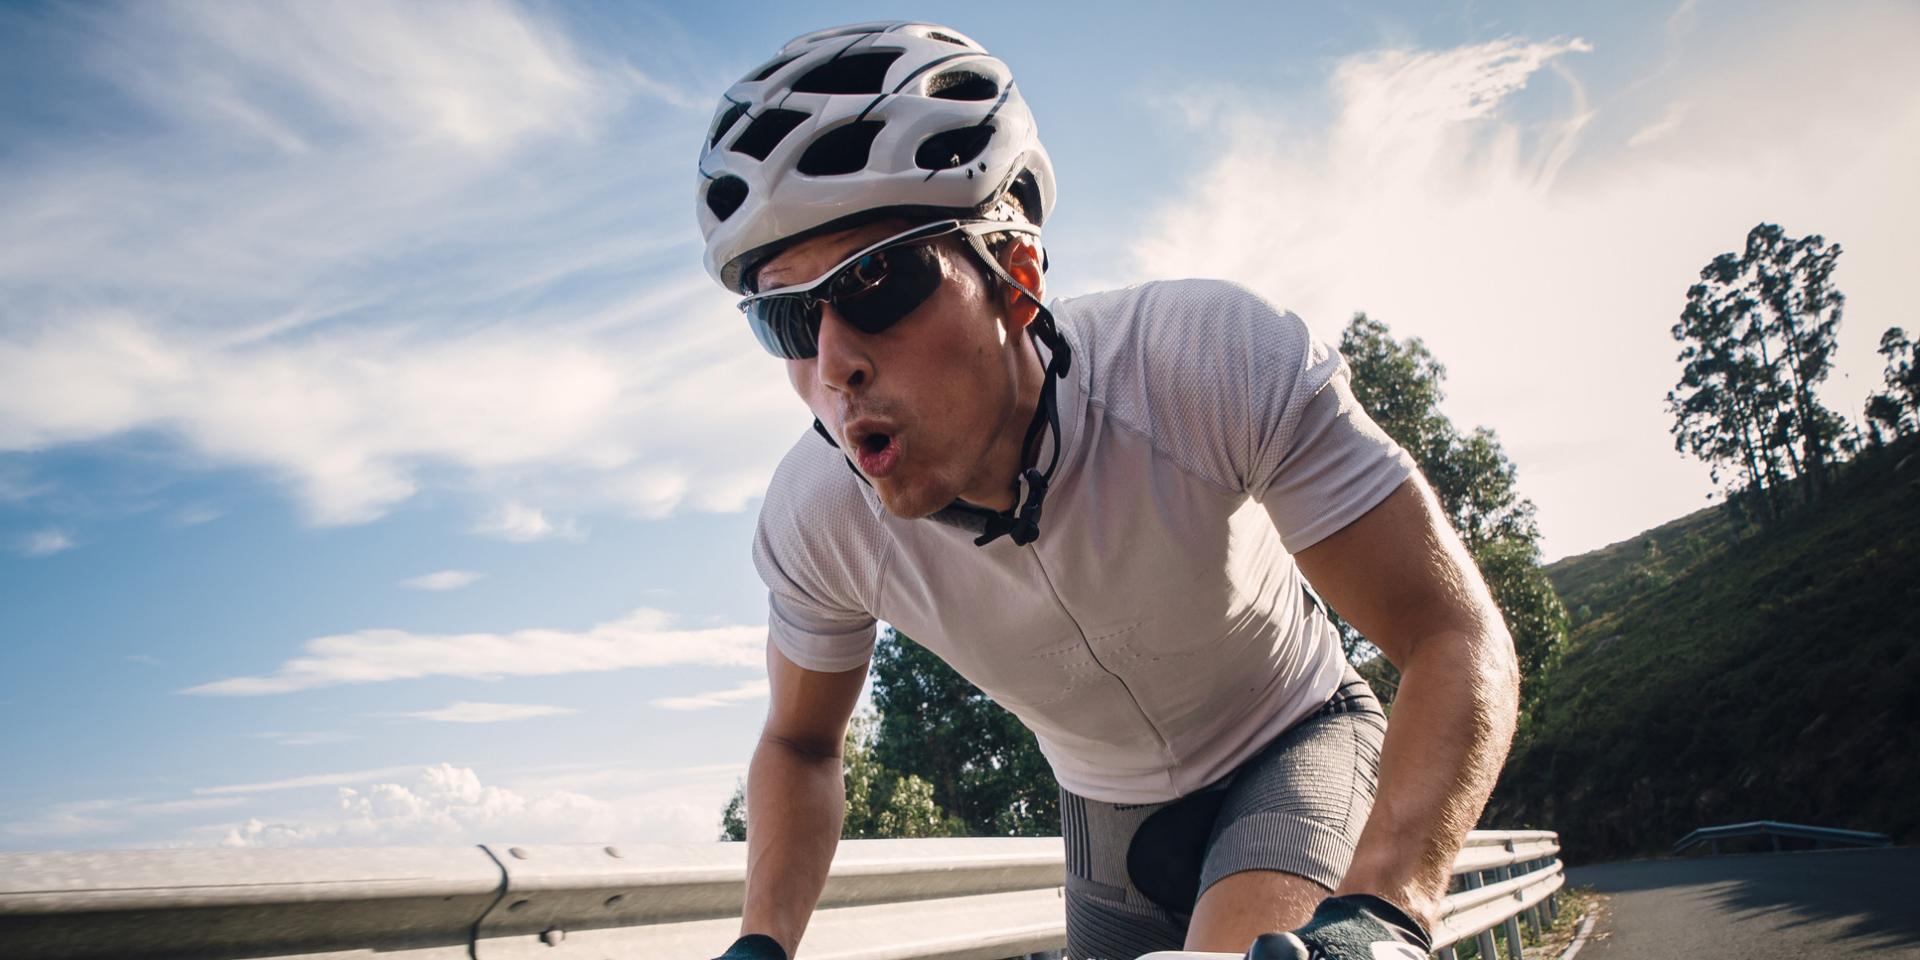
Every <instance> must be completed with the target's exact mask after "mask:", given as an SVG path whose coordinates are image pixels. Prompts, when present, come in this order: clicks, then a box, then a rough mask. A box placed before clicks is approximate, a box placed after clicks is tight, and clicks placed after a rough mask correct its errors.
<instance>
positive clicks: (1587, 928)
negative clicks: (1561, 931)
mask: <svg viewBox="0 0 1920 960" xmlns="http://www.w3.org/2000/svg"><path fill="white" fill-rule="evenodd" d="M1598 915H1599V911H1597V910H1588V911H1587V915H1586V916H1584V917H1581V918H1580V931H1579V932H1578V933H1575V934H1574V935H1573V942H1572V943H1570V944H1567V952H1565V953H1563V954H1561V955H1560V960H1573V958H1574V957H1576V956H1578V955H1579V954H1580V948H1581V947H1584V946H1586V945H1587V935H1588V934H1590V933H1592V932H1593V920H1594V918H1595V917H1596V916H1598Z"/></svg>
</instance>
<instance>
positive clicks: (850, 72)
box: [793, 50, 901, 93]
mask: <svg viewBox="0 0 1920 960" xmlns="http://www.w3.org/2000/svg"><path fill="white" fill-rule="evenodd" d="M900 53H901V51H899V50H886V51H882V52H879V53H856V54H854V55H853V56H850V57H841V58H839V59H838V60H828V61H827V62H826V63H823V64H821V65H819V66H817V67H814V68H813V69H812V70H809V71H807V73H806V75H805V76H803V77H801V78H800V79H798V80H795V81H794V82H793V92H794V93H880V92H881V90H882V88H883V87H884V85H885V84H886V81H887V68H888V67H891V66H893V62H894V61H895V60H898V59H900Z"/></svg>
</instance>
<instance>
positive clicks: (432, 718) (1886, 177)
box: [0, 0, 1920, 850]
mask: <svg viewBox="0 0 1920 960" xmlns="http://www.w3.org/2000/svg"><path fill="white" fill-rule="evenodd" d="M1330 6H1333V5H1317V4H1313V5H1310V4H1246V5H1243V6H1226V5H1221V6H1201V7H1196V8H1192V9H1186V8H1183V11H1182V12H1181V13H1180V14H1179V15H1178V16H1171V15H1169V14H1168V13H1167V12H1166V10H1167V8H1166V7H1165V6H1164V5H1162V4H1145V3H1141V4H1118V5H1111V4H1109V5H1102V7H1101V8H1100V9H1101V13H1100V15H1099V20H1098V23H1097V25H1096V24H1093V23H1091V22H1090V21H1089V20H1088V19H1087V17H1086V13H1085V10H1084V8H1079V7H1072V6H1069V5H1065V4H1045V5H1033V4H1013V3H979V4H971V5H968V6H967V7H966V9H965V11H964V15H965V19H964V20H956V21H953V22H952V23H951V26H953V27H955V28H957V29H959V30H961V31H963V32H965V33H967V34H969V35H971V36H972V37H974V38H975V39H977V40H979V41H980V42H982V43H983V44H985V45H986V47H987V48H988V49H989V50H990V51H992V52H993V53H994V54H995V55H997V56H999V57H1001V58H1002V59H1003V60H1005V61H1006V62H1007V63H1008V64H1009V66H1010V67H1011V68H1012V70H1013V71H1014V74H1015V76H1016V78H1017V79H1018V82H1019V83H1020V85H1021V88H1022V91H1023V93H1024V95H1025V97H1026V98H1027V100H1028V102H1029V104H1030V105H1031V106H1032V108H1033V110H1034V113H1035V115H1036V118H1037V120H1038V123H1039V129H1040V132H1041V135H1042V137H1043V139H1044V140H1045V142H1046V144H1047V147H1048V149H1049V152H1050V153H1051V155H1052V157H1053V161H1054V165H1055V169H1056V173H1057V176H1058V178H1059V184H1060V194H1059V196H1060V201H1059V206H1058V209H1057V211H1056V214H1055V216H1054V218H1053V219H1052V220H1051V221H1050V222H1049V223H1048V225H1047V231H1046V243H1047V246H1048V250H1049V253H1050V259H1051V261H1052V264H1053V268H1052V271H1051V272H1050V274H1049V277H1048V282H1049V284H1050V286H1051V290H1052V292H1053V293H1055V294H1059V295H1065V296H1072V295H1075V294H1079V293H1086V292H1091V291H1095V290H1101V289H1106V288H1110V287H1113V286H1120V285H1125V284H1130V283H1136V282H1141V281H1144V280H1151V279H1155V278H1165V277H1181V276H1214V277H1224V278H1229V279H1233V280H1237V281H1239V282H1242V283H1245V284H1247V285H1249V286H1251V287H1253V288H1254V289H1256V290H1258V291H1260V292H1261V293H1262V294H1264V295H1265V296H1267V297H1268V298H1270V299H1272V300H1273V301H1274V302H1275V303H1277V304H1279V305H1281V306H1284V307H1287V308H1290V309H1293V310H1295V311H1296V312H1298V313H1299V314H1300V315H1301V316H1302V317H1303V318H1305V319H1306V320H1307V322H1308V323H1309V325H1310V326H1312V327H1313V328H1314V330H1315V331H1316V332H1317V333H1319V334H1320V335H1322V336H1324V337H1326V338H1328V339H1330V340H1331V339H1335V338H1337V337H1338V333H1339V330H1340V328H1341V326H1343V325H1344V323H1345V322H1346V320H1347V319H1348V318H1349V317H1351V316H1352V314H1353V313H1354V312H1355V311H1366V312H1367V313H1368V314H1369V315H1370V316H1372V317H1374V318H1376V319H1380V320H1383V321H1385V322H1387V323H1388V324H1389V325H1390V327H1391V329H1392V330H1393V332H1394V333H1395V334H1396V335H1399V336H1403V337H1406V336H1417V337H1420V338H1421V339H1422V340H1423V341H1424V342H1425V343H1426V344H1427V345H1428V346H1429V348H1430V349H1432V351H1433V352H1434V353H1435V354H1436V355H1437V357H1438V358H1439V359H1440V361H1441V362H1442V363H1443V364H1444V365H1445V367H1446V369H1447V373H1448V379H1447V395H1448V396H1447V400H1446V402H1445V404H1444V407H1443V409H1444V411H1445V412H1446V413H1447V414H1448V415H1449V416H1451V417H1452V418H1453V420H1454V421H1455V422H1456V423H1458V424H1460V425H1462V426H1463V427H1473V426H1486V427H1489V428H1491V429H1493V430H1494V431H1495V432H1496V433H1497V434H1498V436H1499V438H1500V440H1501V442H1502V443H1503V444H1504V446H1505V448H1506V450H1507V452H1508V454H1509V455H1510V456H1511V457H1512V459H1513V461H1514V463H1515V464H1516V466H1517V468H1518V472H1519V483H1520V488H1521V491H1522V492H1523V493H1524V494H1525V495H1526V496H1528V497H1530V498H1531V499H1532V500H1533V501H1534V503H1535V504H1536V505H1537V506H1538V509H1539V520H1540V527H1541V530H1542V533H1543V547H1544V549H1545V552H1546V555H1547V556H1548V558H1550V559H1551V558H1557V557H1561V556H1567V555H1572V554H1577V553H1580V552H1583V551H1586V550H1591V549H1594V548H1597V547H1600V546H1604V545H1606V544H1608V543H1611V542H1614V541H1618V540H1621V539H1625V538H1627V537H1630V536H1632V535H1633V534H1635V533H1638V532H1639V531H1641V530H1643V529H1645V528H1647V527H1650V526H1654V525H1656V524H1658V523H1661V522H1663V521H1665V520H1668V519H1672V518H1674V517H1676V516H1679V515H1681V514H1684V513H1686V512H1689V511H1691V510H1693V509H1696V508H1698V507H1700V506H1702V505H1704V504H1706V503H1708V502H1709V499H1708V498H1709V496H1710V495H1711V494H1712V493H1713V485H1712V483H1711V482H1710V480H1709V478H1708V475H1707V469H1706V467H1705V466H1704V465H1702V464H1699V463H1697V462H1693V461H1689V460H1686V459H1683V458H1681V457H1680V456H1679V455H1677V454H1675V453H1674V451H1673V448H1672V441H1671V438H1670V436H1669V433H1668V427H1669V424H1670V418H1669V417H1668V415H1667V414H1666V413H1665V411H1664V409H1663V406H1662V398H1663V397H1664V395H1665V393H1666V391H1667V390H1668V389H1670V388H1671V387H1672V386H1673V384H1674V382H1675V380H1676V379H1677V377H1678V375H1679V369H1678V364H1677V363H1676V361H1675V359H1674V355H1675V353H1676V352H1677V344H1675V343H1674V342H1673V340H1672V339H1671V336H1670V334H1669V333H1668V330H1669V328H1670V327H1671V326H1672V324H1673V323H1674V321H1675V319H1676V318H1677V314H1678V313H1679V309H1680V306H1681V304H1682V303H1683V301H1684V296H1685V292H1686V288H1687V286H1688V284H1689V283H1690V282H1691V281H1692V280H1693V279H1694V278H1695V276H1696V275H1697V273H1698V271H1699V269H1700V267H1701V266H1703V265H1704V264H1706V263H1707V261H1709V260H1710V259H1711V258H1712V257H1713V256H1714V255H1716V254H1718V253H1720V252H1723V251H1727V250H1733V249H1736V248H1737V247H1739V246H1740V245H1741V244H1742V242H1743V238H1744V236H1745V234H1746V231H1747V230H1748V229H1750V228H1751V227H1752V226H1753V225H1755V224H1756V223H1759V222H1763V221H1765V222H1773V223H1778V224H1780V225H1781V226H1782V227H1784V228H1785V229H1786V230H1787V232H1788V233H1790V234H1792V235H1795V236H1800V235H1805V234H1812V233H1818V234H1821V235H1823V236H1825V237H1827V238H1828V239H1829V240H1832V241H1837V242H1838V243H1840V244H1841V246H1842V247H1843V249H1844V250H1845V253H1844V254H1843V255H1842V256H1841V258H1840V261H1839V268H1838V270H1837V271H1836V274H1835V280H1836V283H1837V285H1838V286H1839V287H1840V289H1841V290H1843V291H1844V292H1845V294H1846V295H1847V298H1848V300H1847V307H1846V317H1845V320H1844V321H1843V323H1842V325H1841V328H1840V333H1839V352H1838V356H1837V359H1836V364H1835V368H1834V372H1833V375H1832V377H1831V379H1830V380H1829V382H1828V383H1827V384H1826V385H1825V387H1824V388H1823V393H1822V396H1823V398H1824V399H1825V400H1826V401H1827V402H1828V404H1829V405H1830V406H1832V407H1834V408H1835V409H1837V410H1839V411H1841V412H1842V413H1843V414H1844V415H1846V416H1848V417H1849V418H1850V419H1855V420H1857V419H1858V416H1859V410H1860V408H1861V405H1862V402H1863V401H1864V398H1865V397H1866V395H1867V394H1868V393H1869V392H1870V391H1871V390H1872V389H1874V388H1875V387H1876V386H1877V385H1878V382H1879V380H1880V369H1881V362H1880V358H1879V357H1877V356H1876V355H1875V353H1874V348H1875V346H1876V345H1877V342H1878V339H1879V335H1880V332H1881V331H1882V330H1884V329H1885V328H1887V327H1889V326H1894V325H1901V324H1904V325H1906V326H1908V327H1909V328H1911V327H1913V326H1915V325H1916V324H1920V316H1916V314H1915V312H1914V309H1913V308H1912V307H1911V306H1910V305H1909V303H1908V302H1906V301H1904V300H1903V299H1902V298H1901V297H1900V295H1899V289H1900V285H1901V284H1902V283H1906V282H1910V280H1911V277H1912V275H1913V265H1914V264H1915V262H1916V254H1920V241H1916V240H1915V239H1914V234H1913V232H1912V231H1911V230H1910V229H1909V227H1910V225H1911V224H1912V223H1914V222H1916V220H1920V186H1916V178H1915V177H1914V176H1913V175H1912V171H1914V170H1917V169H1920V58H1914V57H1913V56H1911V51H1912V50H1913V49H1915V47H1916V45H1917V44H1920V7H1916V6H1914V5H1912V4H1904V3H1873V2H1836V3H1830V4H1820V5H1807V4H1790V3H1784V2H1782V3H1736V2H1730V0H1729V2H1711V0H1685V2H1677V3H1676V2H1666V3H1634V2H1626V3H1619V4H1524V3H1483V2H1470V3H1469V2H1454V3H1412V2H1407V3H1375V4H1353V5H1341V6H1340V7H1339V8H1338V9H1325V7H1330ZM945 15H947V14H946V13H943V12H941V11H940V10H934V9H929V8H926V7H923V6H915V5H912V4H900V3H860V4H855V3H818V4H807V5H804V7H802V6H801V5H791V4H772V3H764V4H756V3H746V4H739V3H736V4H726V5H716V4H684V5H673V4H668V5H645V4H639V3H631V4H629V3H620V4H613V3H599V4H593V3H579V4H573V3H540V4H521V3H514V2H507V0H494V2H459V3H453V2H436V0H430V2H417V3H398V2H393V3H389V2H380V0H364V2H356V3H351V4H347V3H330V2H316V3H308V4H297V5H233V4H216V3H174V2H163V0H156V2H139V3H131V2H129V3H102V4H86V5H78V4H65V5H33V4H9V5H6V6H4V7H0V651H4V658H5V659H4V661H3V664H4V670H0V723H4V724H5V725H6V729H8V730H10V731H11V732H12V735H11V736H8V737H6V738H5V740H4V742H3V743H0V850H43V849H110V848H132V847H173V846H205V845H228V846H250V845H267V844H271V845H296V844H321V845H335V846H339V845H360V844H386V843H468V842H523V843H531V842H569V841H580V842H587V841H595V840H608V839H625V840H699V839H710V838H711V837H713V836H714V835H715V834H716V833H717V827H718V820H719V812H720V809H721V807H722V805H723V804H724V802H725V800H726V797H727V795H728V794H729V793H730V792H731V790H732V789H733V787H734V785H735V783H736V782H737V781H738V779H739V777H740V776H741V775H742V774H743V772H744V769H745V763H746V760H747V758H748V756H749V754H750V753H751V750H752V747H753V743H754V738H755V736H756V735H757V731H758V729H759V725H760V722H761V720H762V718H763V716H764V710H765V697H766V679H765V669H764V665H763V664H764V660H763V656H764V654H763V649H764V636H765V631H764V622H765V592H764V588H763V587H762V586H761V584H760V583H759V581H758V578H757V577H756V575H755V573H754V571H753V568H752V565H751V561H750V558H749V553H748V551H749V545H750V542H751V536H752V531H753V522H754V515H755V510H756V508H757V505H758V503H759V501H760V498H761V496H762V494H763V492H764V490H765V487H766V483H767V481H768V479H769V477H770V476H771V473H772V470H773V466H774V465H775V463H776V462H777V461H778V459H779V457H780V456H781V454H782V453H783V452H784V451H785V450H786V449H787V448H788V446H790V445H791V444H792V443H793V442H794V441H795V440H796V439H798V438H801V437H802V435H803V433H804V432H805V431H806V428H807V423H808V417H807V414H806V413H805V410H804V407H803V405H802V404H801V403H800V402H799V400H798V399H796V398H795V397H794V396H792V394H791V391H790V389H789V387H788V386H787V384H786V381H785V378H784V372H783V370H782V368H781V367H780V365H779V364H778V362H777V361H774V360H772V359H771V358H769V357H767V356H766V355H765V354H764V353H763V352H761V351H760V349H759V348H758V347H757V346H756V345H755V343H754V341H753V339H752V337H751V336H750V334H749V333H748V332H747V330H746V329H745V327H744V325H743V324H742V322H741V321H740V318H739V314H738V313H737V311H735V310H734V309H733V306H732V303H731V299H730V298H729V296H728V295H727V294H726V293H725V292H724V291H722V290H721V289H720V288H719V287H718V286H717V285H716V284H714V283H713V282H712V281H711V280H710V279H708V278H707V276H706V275H705V273H704V272H703V271H702V269H701V268H700V265H699V263H700V249H701V245H700V237H699V231H698V227H697V225H696V223H695V220H694V216H693V204H694V193H693V187H694V183H695V178H696V174H695V166H694V165H695V160H696V155H697V152H698V145H699V143H700V141H701V138H702V135H703V133H704V131H705V129H706V126H707V124H708V121H709V119H710V117H711V116H712V111H713V108H714V104H715V103H716V102H717V101H718V97H719V94H720V92H721V91H722V90H724V89H725V88H726V86H727V85H728V84H729V83H730V82H731V81H733V80H734V79H735V78H736V77H738V76H739V75H741V74H743V73H745V72H746V71H747V70H748V69H749V68H751V67H753V66H755V65H757V64H759V63H761V62H763V61H764V60H766V59H767V58H768V57H769V56H771V54H772V53H773V52H774V51H775V50H777V49H778V48H779V46H780V45H781V44H782V43H783V42H784V41H785V40H787V39H788V38H789V37H791V36H794V35H796V34H799V33H802V32H805V31H808V30H812V29H816V28H819V27H822V26H827V25H832V24H836V23H847V22H855V21H861V20H873V19H895V18H929V17H931V18H933V19H935V20H938V19H939V17H941V16H945ZM1096 26H1097V29H1095V27H1096Z"/></svg>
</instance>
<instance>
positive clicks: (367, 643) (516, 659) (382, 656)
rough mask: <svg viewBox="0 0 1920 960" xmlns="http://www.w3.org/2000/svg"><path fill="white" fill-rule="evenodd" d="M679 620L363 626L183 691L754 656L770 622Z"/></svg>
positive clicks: (232, 691) (231, 692)
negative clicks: (692, 623)
mask: <svg viewBox="0 0 1920 960" xmlns="http://www.w3.org/2000/svg"><path fill="white" fill-rule="evenodd" d="M672 623H673V618H672V617H671V616H670V615H669V614H667V613H664V612H662V611H659V610H650V609H646V608H642V609H639V610H636V611H634V612H633V613H631V614H628V615H627V616H625V617H622V618H621V619H619V620H613V621H609V622H607V623H601V624H595V625H594V626H592V627H590V628H588V629H586V630H583V631H575V632H568V631H564V630H551V629H537V630H519V631H515V632H512V633H463V634H418V633H409V632H407V631H404V630H377V629H376V630H362V631H359V632H358V633H349V634H341V635H337V636H329V637H319V638H316V639H313V640H309V641H307V643H306V644H305V649H306V655H305V656H302V657H297V658H295V659H292V660H288V661H287V662H286V663H284V664H281V666H280V669H279V670H278V671H276V672H274V673H272V674H270V675H267V676H259V677H231V678H228V679H225V680H216V681H214V682H212V683H205V684H200V685H198V686H195V687H190V688H188V689H185V690H182V691H180V692H181V693H193V694H210V695H221V696H258V695H261V694H271V693H290V692H292V691H295V690H308V689H313V688H315V687H330V686H338V685H341V684H352V683H381V682H385V681H390V680H407V679H414V678H418V677H429V676H450V677H470V678H476V679H497V678H500V677H509V676H549V675H553V674H561V673H580V672H588V671H601V670H624V669H628V668H632V667H661V666H670V665H685V664H705V665H712V666H754V665H757V664H759V663H760V662H761V659H762V657H763V655H764V649H765V638H766V631H765V629H764V628H760V627H706V628H700V629H675V628H674V627H673V626H672Z"/></svg>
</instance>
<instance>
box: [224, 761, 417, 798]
mask: <svg viewBox="0 0 1920 960" xmlns="http://www.w3.org/2000/svg"><path fill="white" fill-rule="evenodd" d="M420 769H421V765H420V764H417V763H416V764H412V765H409V766H401V767H376V768H374V769H371V770H349V771H345V772H341V773H310V774H306V775H303V776H298V777H287V778H286V779H284V780H268V781H264V782H261V783H234V784H227V785H225V786H217V787H195V788H194V790H193V793H194V795H195V796H222V795H226V794H236V793H274V792H278V791H282V790H309V789H312V788H314V787H339V786H350V785H352V784H362V783H372V782H374V781H376V780H385V779H389V778H392V777H403V776H406V775H407V774H410V773H414V772H416V771H418V770H420Z"/></svg>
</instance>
